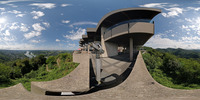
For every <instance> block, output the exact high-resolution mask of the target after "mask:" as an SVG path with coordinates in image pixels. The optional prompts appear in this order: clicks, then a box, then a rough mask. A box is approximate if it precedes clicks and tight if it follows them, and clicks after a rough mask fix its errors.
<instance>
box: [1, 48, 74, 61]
mask: <svg viewBox="0 0 200 100" xmlns="http://www.w3.org/2000/svg"><path fill="white" fill-rule="evenodd" d="M27 51H28V52H30V54H33V55H35V56H37V55H40V54H43V55H44V56H46V57H48V56H55V55H58V54H60V53H65V52H68V53H72V52H73V51H72V50H0V63H4V62H7V61H14V60H17V59H23V58H27V57H29V56H27Z"/></svg>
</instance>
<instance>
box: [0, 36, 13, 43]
mask: <svg viewBox="0 0 200 100" xmlns="http://www.w3.org/2000/svg"><path fill="white" fill-rule="evenodd" d="M2 39H3V41H4V42H5V41H9V42H11V41H15V39H14V38H13V37H3V38H2Z"/></svg>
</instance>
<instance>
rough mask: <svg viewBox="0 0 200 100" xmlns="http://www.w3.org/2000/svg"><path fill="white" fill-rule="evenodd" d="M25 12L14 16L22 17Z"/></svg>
mask: <svg viewBox="0 0 200 100" xmlns="http://www.w3.org/2000/svg"><path fill="white" fill-rule="evenodd" d="M24 15H25V14H18V15H16V17H24Z"/></svg>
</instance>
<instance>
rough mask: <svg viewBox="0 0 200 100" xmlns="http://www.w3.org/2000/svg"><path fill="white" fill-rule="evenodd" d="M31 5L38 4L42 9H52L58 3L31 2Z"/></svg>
mask: <svg viewBox="0 0 200 100" xmlns="http://www.w3.org/2000/svg"><path fill="white" fill-rule="evenodd" d="M30 5H31V6H37V7H39V8H41V9H52V8H54V7H56V5H55V4H54V3H33V4H30Z"/></svg>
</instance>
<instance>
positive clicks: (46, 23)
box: [42, 22, 50, 27]
mask: <svg viewBox="0 0 200 100" xmlns="http://www.w3.org/2000/svg"><path fill="white" fill-rule="evenodd" d="M42 24H44V26H45V27H50V24H49V23H48V22H42Z"/></svg>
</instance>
